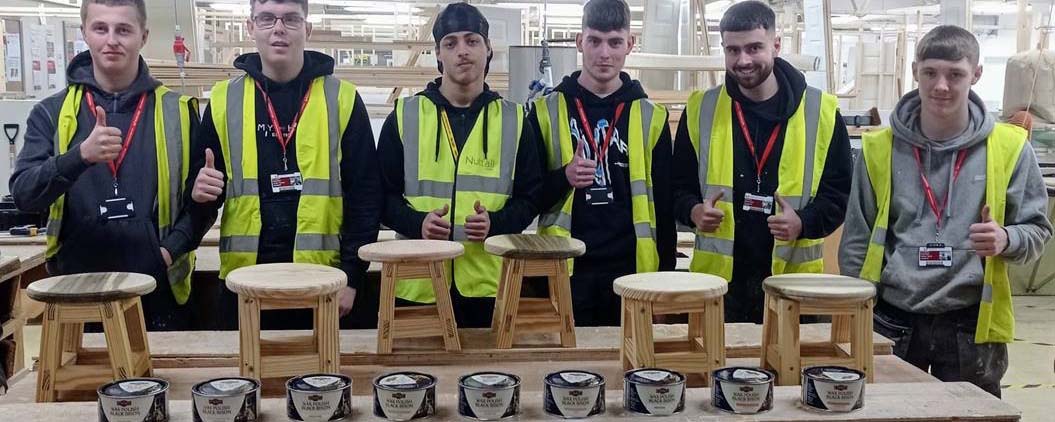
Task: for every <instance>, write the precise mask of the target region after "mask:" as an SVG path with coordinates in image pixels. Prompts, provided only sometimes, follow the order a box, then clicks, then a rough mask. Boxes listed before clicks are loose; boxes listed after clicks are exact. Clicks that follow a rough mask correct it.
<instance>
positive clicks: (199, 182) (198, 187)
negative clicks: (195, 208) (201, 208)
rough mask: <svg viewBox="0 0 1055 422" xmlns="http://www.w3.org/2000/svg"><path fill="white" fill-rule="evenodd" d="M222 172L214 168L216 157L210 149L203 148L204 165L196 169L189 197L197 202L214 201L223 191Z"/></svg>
mask: <svg viewBox="0 0 1055 422" xmlns="http://www.w3.org/2000/svg"><path fill="white" fill-rule="evenodd" d="M223 186H224V183H223V173H221V172H220V171H219V170H217V169H216V157H215V156H214V155H213V153H212V150H211V149H208V148H206V149H205V167H202V168H201V170H199V171H198V178H196V179H194V190H192V191H191V199H193V200H194V202H197V203H199V204H204V203H207V202H212V201H215V200H216V199H217V198H219V197H220V194H221V193H223Z"/></svg>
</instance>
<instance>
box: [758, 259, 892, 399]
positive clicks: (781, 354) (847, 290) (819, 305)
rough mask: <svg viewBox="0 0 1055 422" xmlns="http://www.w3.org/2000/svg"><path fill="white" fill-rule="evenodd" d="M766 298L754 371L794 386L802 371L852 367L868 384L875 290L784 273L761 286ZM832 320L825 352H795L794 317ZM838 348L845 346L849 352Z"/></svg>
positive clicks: (849, 281)
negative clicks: (760, 370) (765, 371)
mask: <svg viewBox="0 0 1055 422" xmlns="http://www.w3.org/2000/svg"><path fill="white" fill-rule="evenodd" d="M762 289H763V290H764V291H765V293H766V303H765V314H764V317H763V324H762V356H761V358H760V362H759V366H761V367H763V368H766V369H770V370H772V371H773V372H774V373H775V374H777V383H778V385H798V384H799V383H800V382H801V379H800V378H801V377H800V372H801V371H802V368H804V367H807V366H815V365H839V366H847V367H851V368H855V369H857V370H859V371H862V372H864V373H865V374H867V375H868V381H869V382H872V381H873V379H874V374H873V371H872V298H873V297H875V293H876V290H875V285H873V284H872V283H870V282H868V281H864V280H859V279H856V278H851V277H843V276H838V275H828V274H784V275H777V276H772V277H769V278H767V279H766V280H765V281H764V282H763V283H762ZM800 315H831V316H832V335H831V343H830V348H829V347H828V346H827V345H826V346H823V348H824V349H825V350H817V351H803V350H800V347H799V316H800ZM842 343H849V350H847V349H846V348H844V345H843V344H842Z"/></svg>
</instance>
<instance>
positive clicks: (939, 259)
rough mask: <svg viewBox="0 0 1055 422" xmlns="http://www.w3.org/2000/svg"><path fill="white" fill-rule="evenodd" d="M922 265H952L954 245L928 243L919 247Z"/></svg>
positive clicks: (920, 264) (920, 263)
mask: <svg viewBox="0 0 1055 422" xmlns="http://www.w3.org/2000/svg"><path fill="white" fill-rule="evenodd" d="M919 266H920V267H951V266H952V247H950V246H948V245H946V244H944V243H941V242H934V243H928V244H927V246H920V247H919Z"/></svg>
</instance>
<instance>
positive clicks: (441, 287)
mask: <svg viewBox="0 0 1055 422" xmlns="http://www.w3.org/2000/svg"><path fill="white" fill-rule="evenodd" d="M429 274H430V275H431V276H432V289H433V290H434V291H435V294H436V308H437V311H438V313H439V315H440V325H441V326H442V327H443V348H444V349H446V350H447V351H449V352H455V351H460V350H462V344H461V340H459V339H458V322H457V321H455V320H454V305H453V304H452V303H451V294H450V284H448V283H447V269H446V266H445V265H443V262H442V261H440V262H430V263H429Z"/></svg>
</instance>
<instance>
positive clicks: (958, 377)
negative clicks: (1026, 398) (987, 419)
mask: <svg viewBox="0 0 1055 422" xmlns="http://www.w3.org/2000/svg"><path fill="white" fill-rule="evenodd" d="M873 321H874V324H873V325H874V330H875V332H877V333H879V334H880V335H882V336H884V337H887V338H889V339H891V340H893V341H894V354H895V355H897V356H898V357H900V358H901V359H904V360H905V361H907V362H908V363H911V364H913V365H915V366H916V367H917V368H919V369H922V370H924V371H928V372H930V374H931V375H934V377H936V378H938V379H940V380H942V381H946V382H956V381H966V382H969V383H971V384H974V385H977V386H978V387H979V388H981V389H983V390H985V391H987V392H989V393H990V394H992V395H994V396H996V397H998V398H999V397H1000V379H1001V378H1003V377H1004V373H1006V372H1007V366H1008V362H1007V345H1006V344H1003V343H984V344H976V343H975V342H974V334H975V326H976V325H977V323H978V306H977V305H976V306H973V307H970V308H965V309H960V310H955V311H950V312H946V313H943V314H935V315H929V314H916V313H910V312H905V311H903V310H901V309H898V308H896V307H894V306H893V305H890V304H888V303H886V302H884V301H883V300H881V299H880V300H879V303H878V304H877V305H876V307H875V312H874V314H873Z"/></svg>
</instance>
